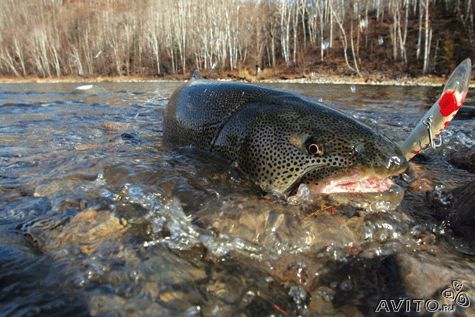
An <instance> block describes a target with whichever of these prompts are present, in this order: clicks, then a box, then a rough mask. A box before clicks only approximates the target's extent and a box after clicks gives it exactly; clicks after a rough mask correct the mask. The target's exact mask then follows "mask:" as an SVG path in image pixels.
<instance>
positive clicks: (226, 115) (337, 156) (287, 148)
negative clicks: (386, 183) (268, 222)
mask: <svg viewBox="0 0 475 317" xmlns="http://www.w3.org/2000/svg"><path fill="white" fill-rule="evenodd" d="M164 138H165V141H166V142H169V143H173V144H177V145H190V144H191V145H194V146H196V147H198V148H200V149H203V150H207V151H211V152H215V153H219V154H220V155H222V156H223V157H224V158H226V159H228V160H229V161H231V162H233V163H234V165H235V166H237V168H238V169H239V170H241V171H242V172H243V173H244V174H245V175H247V177H248V178H249V179H251V180H252V181H254V182H255V183H256V184H257V185H259V186H260V187H261V188H262V189H263V190H265V191H268V192H273V193H275V194H278V195H284V196H285V195H288V194H289V193H291V192H292V191H293V190H294V189H295V188H296V186H297V185H298V184H299V183H300V182H305V183H309V184H310V183H313V184H315V183H318V182H319V181H320V180H322V179H324V178H326V177H329V176H332V175H340V174H342V173H344V172H346V171H351V170H353V169H373V170H377V171H380V172H382V173H386V174H388V175H389V174H391V173H393V172H394V171H395V170H400V169H401V167H402V166H405V164H407V162H406V160H405V159H404V157H403V155H402V153H401V151H400V149H399V147H398V146H397V145H395V144H394V143H392V142H391V141H390V140H389V139H387V138H386V137H384V136H381V135H379V134H377V133H375V132H374V131H373V130H371V129H370V128H369V127H367V126H365V125H363V124H361V123H359V122H357V121H355V120H354V119H352V118H349V117H347V116H346V115H344V114H342V113H341V112H338V111H336V110H333V109H331V108H328V107H327V106H325V105H324V104H322V103H319V102H316V101H313V100H311V99H308V98H306V97H304V96H300V95H297V94H294V93H290V92H284V91H278V90H273V89H268V88H263V87H259V86H255V85H249V84H241V83H217V82H208V81H204V80H192V81H190V82H189V83H188V84H186V85H184V86H182V87H180V88H179V89H177V91H175V93H174V94H173V95H172V97H171V98H170V101H169V103H168V107H167V111H166V114H165V120H164ZM310 144H316V145H318V149H319V150H322V152H319V153H312V152H311V151H309V147H308V146H309V145H310Z"/></svg>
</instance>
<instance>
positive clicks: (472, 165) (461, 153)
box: [448, 148, 475, 173]
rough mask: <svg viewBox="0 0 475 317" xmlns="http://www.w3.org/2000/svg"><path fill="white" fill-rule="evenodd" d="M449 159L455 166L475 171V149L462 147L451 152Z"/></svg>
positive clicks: (471, 171)
mask: <svg viewBox="0 0 475 317" xmlns="http://www.w3.org/2000/svg"><path fill="white" fill-rule="evenodd" d="M448 161H449V163H450V164H452V165H453V166H455V167H457V168H460V169H464V170H466V171H469V172H470V173H475V149H473V148H471V149H467V148H465V149H460V150H458V151H454V152H452V153H450V154H449V158H448Z"/></svg>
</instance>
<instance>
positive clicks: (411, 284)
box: [396, 252, 475, 298]
mask: <svg viewBox="0 0 475 317" xmlns="http://www.w3.org/2000/svg"><path fill="white" fill-rule="evenodd" d="M396 258H397V263H398V266H399V273H400V276H401V279H402V281H403V283H404V288H405V291H406V292H407V293H408V294H409V295H410V296H411V297H412V298H437V297H438V296H439V295H440V292H441V290H443V289H445V288H447V287H449V286H450V285H451V283H452V281H453V280H461V281H462V282H464V284H465V285H467V284H468V283H469V282H470V281H473V280H474V278H475V275H473V274H472V276H467V271H466V270H465V269H463V268H461V267H460V266H459V265H458V263H456V262H454V263H453V265H449V266H446V265H441V264H440V261H439V260H438V258H437V256H436V255H430V254H428V253H424V252H420V253H419V254H413V255H408V254H398V255H397V256H396Z"/></svg>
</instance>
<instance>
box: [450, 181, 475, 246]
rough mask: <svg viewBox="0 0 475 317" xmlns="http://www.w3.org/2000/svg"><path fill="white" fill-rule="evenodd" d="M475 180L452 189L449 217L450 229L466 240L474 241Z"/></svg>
mask: <svg viewBox="0 0 475 317" xmlns="http://www.w3.org/2000/svg"><path fill="white" fill-rule="evenodd" d="M474 193H475V181H472V182H470V183H468V184H467V185H465V186H461V187H459V188H457V189H455V190H453V191H452V197H453V205H452V208H451V210H450V214H449V219H450V220H451V225H452V229H453V230H454V232H455V233H456V234H457V235H460V236H463V237H464V238H465V239H466V240H467V241H471V242H473V241H475V195H474Z"/></svg>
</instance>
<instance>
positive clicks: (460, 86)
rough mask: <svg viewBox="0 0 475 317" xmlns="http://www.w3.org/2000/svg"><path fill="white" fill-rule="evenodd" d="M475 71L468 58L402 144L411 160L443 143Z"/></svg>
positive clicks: (407, 157)
mask: <svg viewBox="0 0 475 317" xmlns="http://www.w3.org/2000/svg"><path fill="white" fill-rule="evenodd" d="M471 71H472V63H471V61H470V58H467V59H465V60H464V61H463V62H461V63H460V64H459V65H458V66H457V68H455V70H454V71H453V73H452V74H451V75H450V77H449V79H448V81H447V83H446V84H445V87H444V90H443V91H442V94H441V96H440V98H439V99H438V100H437V102H435V103H434V104H433V105H432V107H431V108H430V109H429V111H427V112H426V114H425V115H424V116H423V117H422V119H421V120H420V121H419V123H418V124H417V125H416V127H415V128H414V130H412V132H411V134H410V135H409V137H408V138H407V139H406V141H404V143H403V144H402V145H401V150H402V152H403V154H404V156H405V157H406V159H407V160H410V159H412V158H413V157H414V156H416V155H417V154H418V153H419V152H421V151H422V150H423V149H425V148H426V147H427V146H428V145H430V146H431V147H432V148H434V149H435V148H437V147H439V146H441V145H442V139H441V138H440V133H441V132H442V131H443V130H444V129H445V128H446V127H447V126H448V125H449V123H450V121H451V120H452V119H453V118H454V117H455V115H456V114H457V112H458V111H459V109H460V108H461V107H462V104H463V103H464V101H465V97H466V96H467V92H468V88H469V86H470V75H471ZM437 137H438V139H437Z"/></svg>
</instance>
